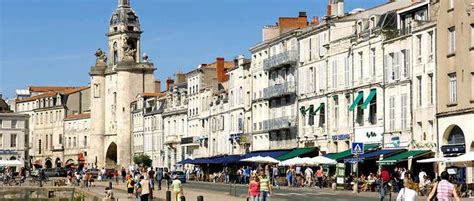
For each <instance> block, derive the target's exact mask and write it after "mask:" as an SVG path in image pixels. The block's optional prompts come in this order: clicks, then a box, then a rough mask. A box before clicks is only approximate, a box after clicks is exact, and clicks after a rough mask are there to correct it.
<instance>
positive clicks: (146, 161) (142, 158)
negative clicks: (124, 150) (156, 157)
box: [133, 154, 152, 167]
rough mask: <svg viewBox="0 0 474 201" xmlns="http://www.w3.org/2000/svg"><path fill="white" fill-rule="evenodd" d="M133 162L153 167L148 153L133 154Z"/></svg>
mask: <svg viewBox="0 0 474 201" xmlns="http://www.w3.org/2000/svg"><path fill="white" fill-rule="evenodd" d="M133 162H134V163H135V164H137V165H145V166H148V167H151V162H152V160H151V159H150V156H148V155H146V154H137V155H135V156H133Z"/></svg>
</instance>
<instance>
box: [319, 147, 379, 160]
mask: <svg viewBox="0 0 474 201" xmlns="http://www.w3.org/2000/svg"><path fill="white" fill-rule="evenodd" d="M378 147H379V145H378V144H366V145H364V152H366V151H371V150H375V149H377V148H378ZM349 156H352V151H351V149H348V150H345V151H343V152H339V153H334V154H327V155H326V157H328V158H330V159H333V160H339V159H342V158H347V157H349Z"/></svg>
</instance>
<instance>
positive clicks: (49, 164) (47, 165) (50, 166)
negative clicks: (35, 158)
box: [44, 159, 53, 169]
mask: <svg viewBox="0 0 474 201" xmlns="http://www.w3.org/2000/svg"><path fill="white" fill-rule="evenodd" d="M44 165H45V167H46V168H48V169H50V168H53V163H52V162H51V159H46V162H44Z"/></svg>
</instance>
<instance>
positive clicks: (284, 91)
mask: <svg viewBox="0 0 474 201" xmlns="http://www.w3.org/2000/svg"><path fill="white" fill-rule="evenodd" d="M293 93H296V84H295V83H294V82H284V83H282V84H276V85H273V86H270V87H267V88H265V89H263V98H264V99H268V98H273V97H279V96H284V95H289V94H293Z"/></svg>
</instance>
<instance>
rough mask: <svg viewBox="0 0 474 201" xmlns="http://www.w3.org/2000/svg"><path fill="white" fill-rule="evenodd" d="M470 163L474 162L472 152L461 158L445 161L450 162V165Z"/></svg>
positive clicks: (473, 153)
mask: <svg viewBox="0 0 474 201" xmlns="http://www.w3.org/2000/svg"><path fill="white" fill-rule="evenodd" d="M471 161H474V152H468V153H465V154H463V155H461V156H458V157H454V158H450V159H448V160H446V162H450V163H458V162H471Z"/></svg>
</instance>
